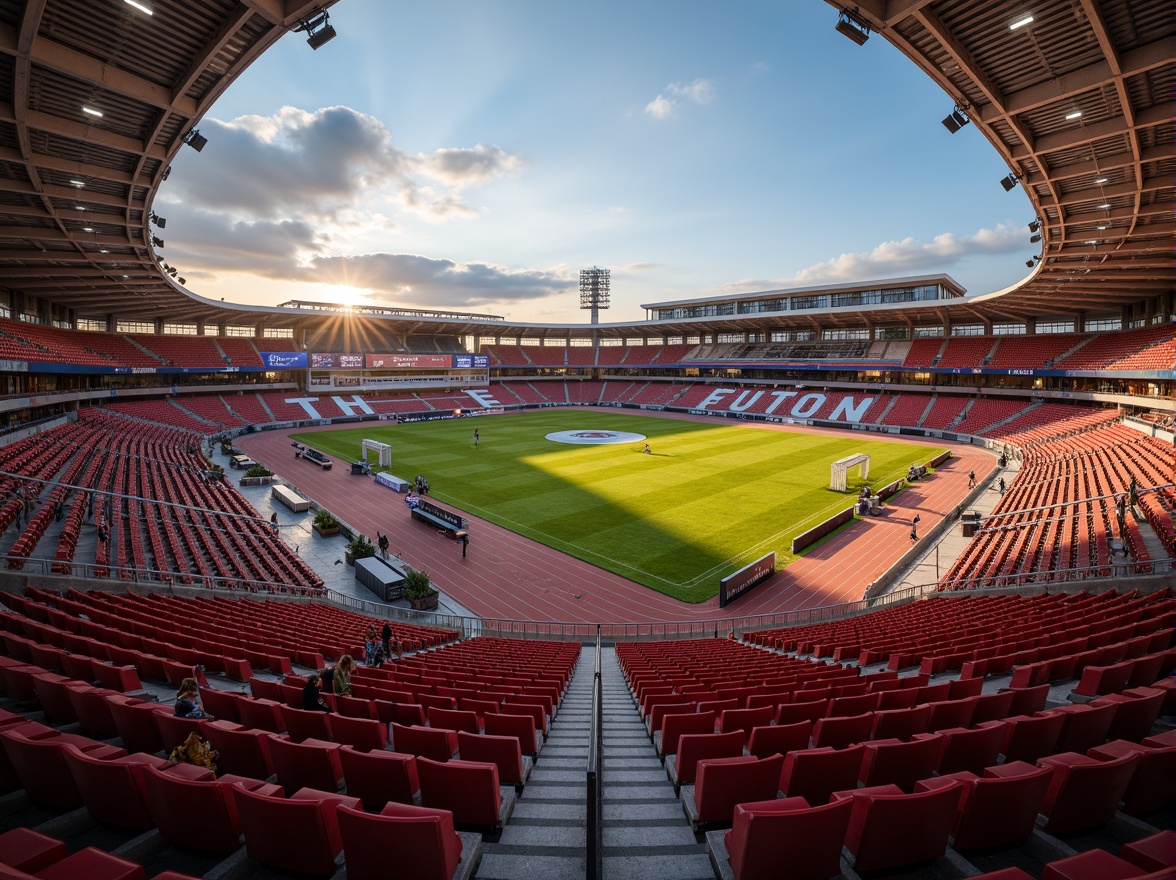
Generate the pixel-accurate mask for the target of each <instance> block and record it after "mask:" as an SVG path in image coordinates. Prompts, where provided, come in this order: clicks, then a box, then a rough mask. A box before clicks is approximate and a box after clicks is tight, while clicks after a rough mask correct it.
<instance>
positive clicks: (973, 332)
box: [951, 324, 984, 336]
mask: <svg viewBox="0 0 1176 880" xmlns="http://www.w3.org/2000/svg"><path fill="white" fill-rule="evenodd" d="M951 335H952V336H983V335H984V325H983V324H956V325H955V326H954V327H952V328H951Z"/></svg>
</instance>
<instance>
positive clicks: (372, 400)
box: [364, 393, 433, 413]
mask: <svg viewBox="0 0 1176 880" xmlns="http://www.w3.org/2000/svg"><path fill="white" fill-rule="evenodd" d="M364 400H366V401H367V402H368V405H369V406H371V408H372V409H374V410H375V411H376V412H381V413H419V412H428V411H430V410H432V409H433V406H432V405H431V404H430V403H429V402H428V401H425V400H421V399H420V398H419V397H417V396H416V395H415V394H408V393H404V394H394V395H389V396H382V397H371V396H369V395H364Z"/></svg>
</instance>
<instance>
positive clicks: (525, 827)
mask: <svg viewBox="0 0 1176 880" xmlns="http://www.w3.org/2000/svg"><path fill="white" fill-rule="evenodd" d="M593 653H594V652H593V650H589V648H588V647H587V646H585V648H584V651H583V652H582V653H581V654H580V661H579V663H578V664H577V666H576V671H575V673H573V675H572V680H571V681H570V682H568V689H567V692H566V693H565V694H564V698H563V701H562V702H561V703H560V705H559V709H558V710H557V715H556V717H555V718H554V719H553V720H552V722H551V728H550V730H549V731H548V734H547V741H546V743H545V744H544V746H543V748H542V749H541V750H540V751H539V760H538V761H537V762H536V763H535V766H534V768H533V769H532V770H531V776H530V777H529V778H528V780H527V787H526V788H525V789H523V793H522V794H521V795H519V799H518V802H517V803H516V804H515V808H514V813H512V814H511V818H510V822H509V823H508V824H507V826H506V828H504V829H503V831H502V836H501V838H500V839H499V840H498V842H497V843H486V842H483V844H482V862H481V864H480V865H479V866H478V873H477V877H478V880H583V877H584V828H585V825H586V823H587V810H586V808H585V798H584V771H585V767H586V764H587V760H588V735H589V728H590V725H591V715H592V664H593ZM614 663H615V661H614Z"/></svg>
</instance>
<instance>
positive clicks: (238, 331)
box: [225, 324, 253, 338]
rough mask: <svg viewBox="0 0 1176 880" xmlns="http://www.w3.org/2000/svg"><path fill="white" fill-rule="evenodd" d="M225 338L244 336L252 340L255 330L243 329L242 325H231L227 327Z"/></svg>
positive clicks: (250, 328)
mask: <svg viewBox="0 0 1176 880" xmlns="http://www.w3.org/2000/svg"><path fill="white" fill-rule="evenodd" d="M225 336H244V337H246V338H251V337H252V336H253V328H252V327H242V326H241V325H240V324H229V325H227V326H226V327H225Z"/></svg>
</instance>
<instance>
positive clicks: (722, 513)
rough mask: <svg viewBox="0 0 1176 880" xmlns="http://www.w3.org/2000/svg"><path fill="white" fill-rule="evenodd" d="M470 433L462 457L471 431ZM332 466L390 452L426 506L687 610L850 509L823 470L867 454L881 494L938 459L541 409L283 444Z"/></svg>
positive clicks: (828, 440) (817, 438)
mask: <svg viewBox="0 0 1176 880" xmlns="http://www.w3.org/2000/svg"><path fill="white" fill-rule="evenodd" d="M475 428H477V429H478V431H479V433H480V435H481V436H480V443H479V445H478V448H476V449H475V448H474V442H473V432H474V429H475ZM555 431H628V432H633V433H639V434H644V435H645V436H646V437H647V438H648V442H649V445H650V448H651V451H652V454H650V455H645V454H643V453H642V447H643V446H644V442H645V441H638V442H633V443H624V444H617V445H600V446H580V445H568V444H564V443H556V442H553V441H550V440H547V439H545V435H547V434H548V433H551V432H555ZM293 439H294V440H297V441H298V442H301V443H305V444H307V445H309V446H313V447H314V448H316V449H320V450H322V451H323V452H326V453H327V454H328V455H330V456H332V457H333V458H335V459H336V461H337V462H338V464H339V465H340V466H345V465H346V462H350V461H356V460H358V459H359V456H360V441H361V440H364V439H369V440H379V441H382V442H385V443H389V444H391V446H392V467H391V468H389V469H387V470H390V471H391V472H392V473H394V474H396V475H397V476H399V477H402V478H404V479H408V480H411V479H413V478H415V477H416V475H417V474H423V475H424V476H425V478H426V479H427V480H428V481H429V486H430V497H432V498H434V499H435V500H436V501H438V502H441V503H442V504H448V505H452V506H453V507H456V508H458V509H460V510H462V511H465V512H467V513H471V514H473V515H475V516H478V517H481V518H482V519H486V520H489V521H490V522H493V523H496V524H498V525H500V526H503V527H504V528H507V529H510V530H511V531H514V532H517V533H518V534H520V535H525V536H526V537H528V538H531V539H533V540H535V541H539V542H540V543H543V544H546V545H548V546H550V547H554V548H556V549H557V550H561V551H563V552H565V553H567V554H569V555H571V556H575V557H577V558H579V559H583V560H585V561H586V562H590V563H592V564H593V565H597V566H599V567H601V568H604V569H607V570H608V571H612V572H615V573H616V574H619V575H621V576H622V577H625V578H628V579H630V580H632V581H636V582H637V583H639V584H643V585H645V586H647V587H650V588H652V589H654V590H658V591H659V592H662V593H665V594H667V595H669V596H673V597H675V598H677V599H682V600H684V601H687V602H702V601H705V600H706V599H709V598H710V597H711V596H714V595H715V594H716V593H717V592H718V584H719V579H720V578H721V577H724V576H726V575H728V574H730V573H731V572H733V571H735V570H737V569H739V568H742V567H743V566H744V565H746V564H747V563H749V562H752V561H754V560H755V559H758V558H759V557H760V556H763V555H764V554H765V553H767V552H768V551H770V550H775V551H776V565H777V568H782V567H784V566H785V565H787V564H788V563H789V562H791V561H792V560H793V559H794V558H795V557H794V555H793V554H792V552H791V543H792V538H793V537H795V536H796V535H798V534H800V533H801V532H804V531H807V530H808V529H810V528H812V527H813V526H814V525H816V524H817V523H819V522H821V521H823V520H825V519H827V518H828V517H829V516H831V515H832V514H834V513H836V512H837V511H839V510H844V509H845V508H846V507H847V506H848V505H850V504H851V503H853V501H854V499H855V498H856V495H857V490H858V489H859V488H860V487H861V485H862V483H861V481H857V482H856V484H855V482H854V481H853V480H852V479H851V481H850V491H849V492H848V493H840V492H834V491H831V490H830V489H829V466H830V465H831V464H832V462H834V461H836V460H837V459H840V458H844V457H845V456H847V455H851V454H853V453H857V452H865V453H868V454H869V455H870V458H871V463H870V483H871V485H874V486H883V485H886V484H887V483H890V482H892V481H894V480H896V479H898V478H899V477H902V476H904V475H905V474H906V471H907V467H908V466H910V465H912V464H922V463H925V462H927V461H928V460H929V459H931V458H932V457H933V456H934V455H936V454H937V452H938V451H941V450H936V449H934V448H931V447H927V446H917V447H916V446H912V445H910V444H905V443H900V442H888V441H883V440H873V439H869V440H868V439H865V437H864V436H863V435H861V434H852V435H851V434H847V435H845V436H844V437H842V436H826V435H814V434H807V433H794V432H790V431H772V430H765V429H763V428H757V427H751V426H748V425H742V424H731V423H721V424H715V423H712V422H690V421H679V420H676V419H661V418H650V417H648V416H646V417H643V416H635V415H628V414H625V413H621V412H609V411H600V410H593V411H583V410H577V411H571V410H549V411H540V412H528V413H523V414H517V415H502V416H490V417H479V418H467V419H450V420H439V421H432V422H413V423H407V424H399V425H395V426H390V425H387V424H386V423H369V424H368V425H366V426H364V427H361V428H351V429H345V430H338V431H331V432H321V433H314V434H295V435H293Z"/></svg>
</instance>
